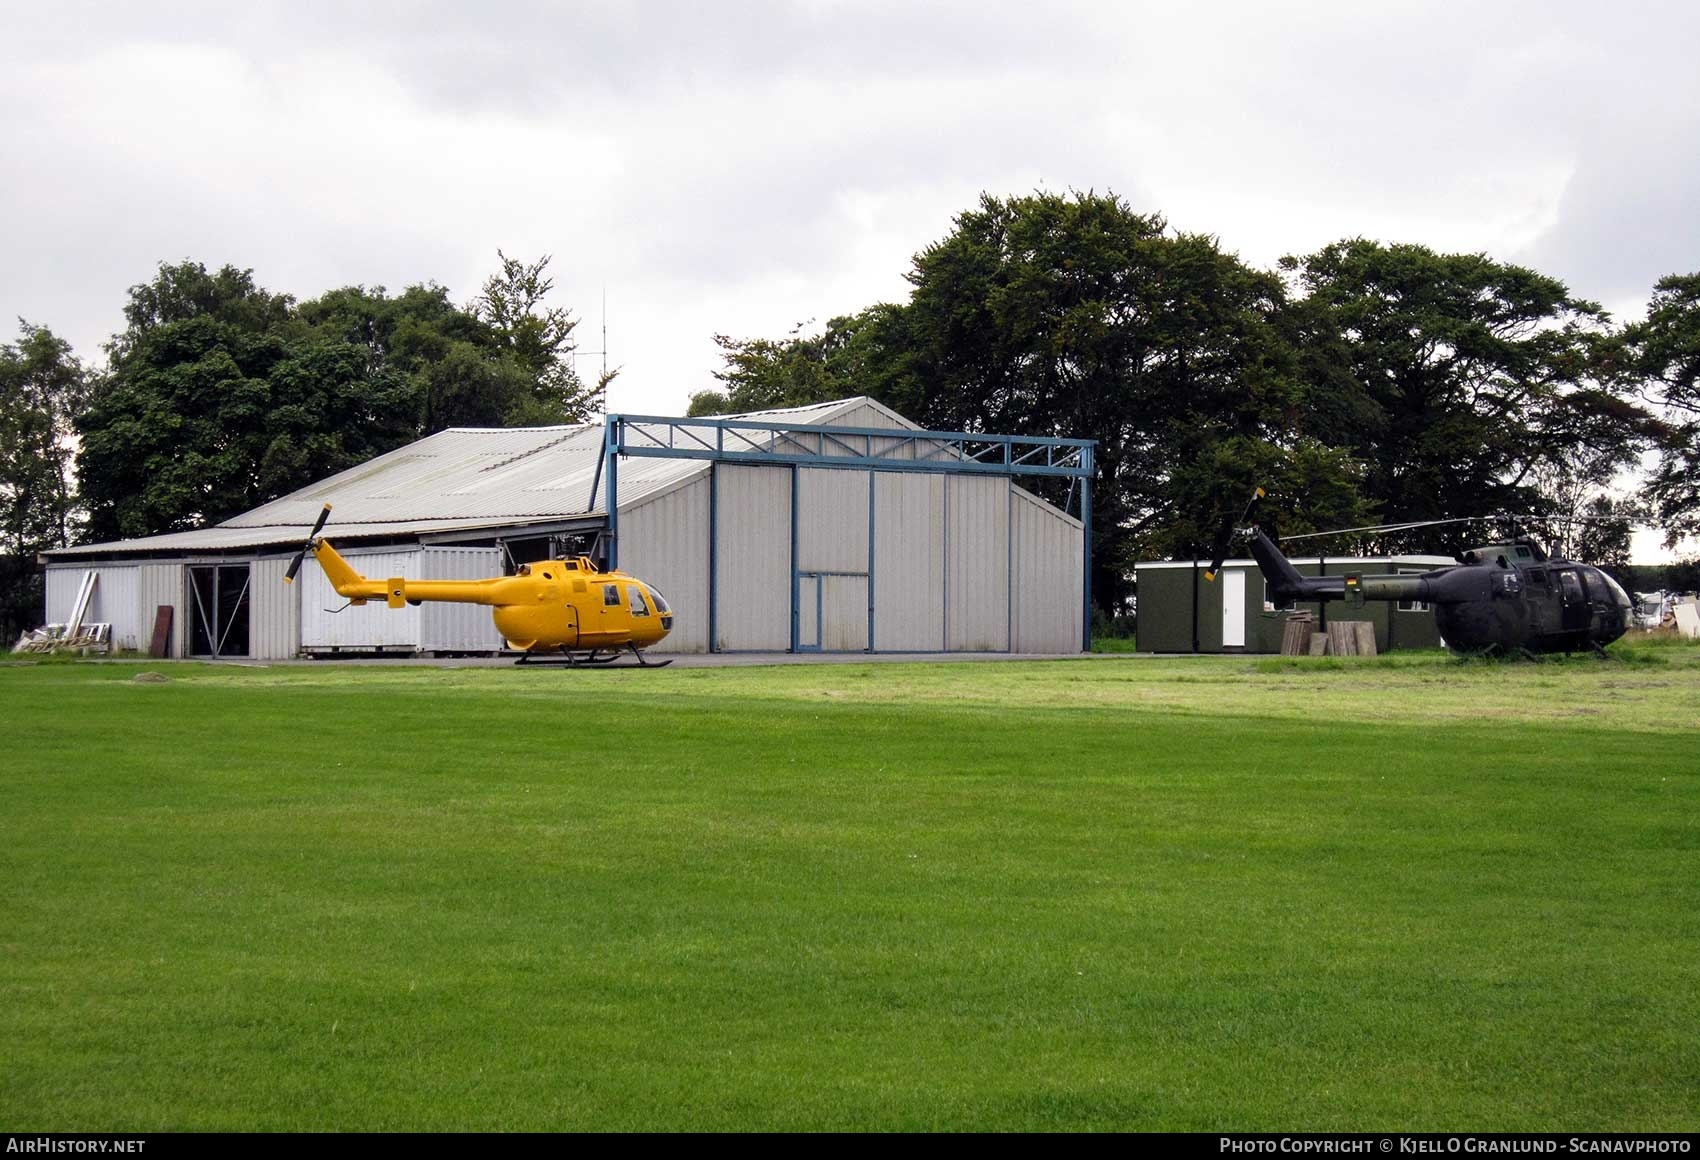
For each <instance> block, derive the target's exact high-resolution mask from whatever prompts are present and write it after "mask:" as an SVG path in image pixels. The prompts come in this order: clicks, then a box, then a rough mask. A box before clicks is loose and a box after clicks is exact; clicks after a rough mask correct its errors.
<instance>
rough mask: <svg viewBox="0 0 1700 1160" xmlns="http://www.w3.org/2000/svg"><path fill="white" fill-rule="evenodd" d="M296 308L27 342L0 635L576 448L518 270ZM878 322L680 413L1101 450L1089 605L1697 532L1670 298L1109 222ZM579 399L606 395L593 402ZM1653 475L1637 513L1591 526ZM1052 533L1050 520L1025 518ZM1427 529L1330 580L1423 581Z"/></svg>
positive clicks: (5, 473) (929, 280)
mask: <svg viewBox="0 0 1700 1160" xmlns="http://www.w3.org/2000/svg"><path fill="white" fill-rule="evenodd" d="M497 256H498V259H499V269H498V271H497V272H496V273H495V274H493V275H492V276H491V277H490V278H489V280H488V281H486V282H485V284H484V286H483V288H482V291H481V293H480V294H479V295H478V296H477V297H476V298H475V299H474V300H473V301H472V302H470V303H468V304H466V305H464V306H457V305H456V304H455V303H454V302H452V301H451V300H450V298H449V295H448V292H447V290H445V289H444V288H443V287H441V286H439V285H436V284H435V283H426V284H422V285H416V286H410V287H408V288H406V289H405V290H403V291H402V292H401V293H400V294H395V295H392V294H390V293H388V292H387V291H386V290H385V289H384V288H383V287H371V288H367V287H364V286H349V287H344V288H341V289H337V290H332V291H329V292H327V293H325V294H322V295H320V296H319V297H317V298H313V299H310V300H306V301H297V300H295V299H294V298H292V297H290V296H289V295H284V294H276V293H272V292H270V291H268V290H266V289H264V288H263V287H261V286H260V285H258V284H257V283H256V282H255V280H254V277H253V274H252V272H251V271H247V270H240V269H236V268H234V267H230V266H225V267H223V268H221V269H218V270H216V271H209V270H208V269H207V268H206V267H204V266H203V265H201V264H200V263H197V262H183V263H180V264H177V265H162V266H161V267H160V268H159V270H158V272H157V274H156V275H155V277H154V278H153V279H152V280H151V281H149V282H146V283H143V284H141V285H137V286H134V287H132V288H131V290H130V292H129V297H128V301H127V303H126V305H125V307H124V320H125V327H124V329H123V330H122V331H121V332H120V333H118V334H117V335H114V336H113V338H112V340H111V341H110V342H109V343H108V344H107V345H106V347H105V352H104V353H105V361H104V364H103V365H101V366H99V367H94V366H91V365H88V364H85V363H84V362H82V361H81V360H79V359H78V358H77V357H76V356H75V355H74V353H73V352H72V351H71V349H70V347H69V345H68V344H66V343H65V342H64V341H63V340H61V339H59V338H58V337H57V336H55V335H54V334H53V333H52V332H51V331H50V330H48V329H47V328H45V327H42V326H38V325H34V324H31V323H21V324H20V325H21V331H20V335H19V337H18V339H17V340H16V341H15V342H13V343H9V344H5V345H0V536H3V537H4V538H3V542H0V619H3V620H4V622H5V631H7V632H12V631H15V630H16V629H17V628H18V627H21V626H24V625H26V624H28V623H30V622H33V621H34V620H35V619H37V618H38V617H39V615H40V611H39V610H40V607H41V598H40V587H39V576H38V575H37V572H36V566H35V555H36V553H38V552H40V551H42V550H44V549H47V548H51V547H56V546H61V545H64V544H67V543H71V542H74V541H81V542H96V541H103V540H109V539H117V538H121V537H134V536H146V535H155V534H159V533H164V532H172V531H178V530H182V529H186V528H191V527H196V526H200V525H203V524H208V523H215V522H218V521H220V520H223V519H226V518H229V517H230V516H232V515H235V514H237V513H239V512H242V511H245V510H248V509H249V508H252V507H254V506H257V505H258V504H261V503H263V502H265V501H267V500H270V499H273V498H276V497H277V496H279V495H283V494H286V493H288V492H289V491H292V490H294V489H296V488H299V487H302V486H304V485H306V484H308V483H310V482H312V481H313V480H316V479H320V478H323V477H324V476H326V475H329V474H331V473H333V472H336V471H340V470H342V469H344V468H347V467H350V466H353V465H354V464H357V463H360V462H362V461H364V460H366V459H369V458H371V457H372V456H374V455H377V454H381V453H382V452H385V451H389V450H392V449H393V448H396V447H399V446H401V445H403V444H405V443H408V442H410V441H412V440H414V439H417V438H420V437H421V436H423V435H427V434H430V433H431V432H433V431H437V430H440V429H442V428H444V427H448V426H456V425H462V426H525V425H536V424H547V423H567V422H576V421H581V420H583V419H584V418H586V417H587V416H589V415H590V414H592V413H594V412H595V410H596V409H597V408H598V407H599V405H600V403H599V401H600V399H601V397H602V392H603V390H604V389H605V388H606V386H607V382H606V381H605V380H603V381H599V382H597V383H595V384H586V383H584V382H582V381H580V379H579V378H578V376H577V375H576V374H575V373H574V371H573V367H572V361H571V354H572V351H573V338H572V333H573V327H574V320H573V319H572V317H571V316H570V314H569V313H568V312H567V311H565V310H563V309H560V308H555V307H550V306H548V305H547V304H546V303H545V298H546V296H547V295H548V294H549V291H550V289H551V281H550V279H549V277H548V272H547V267H548V263H549V259H548V258H547V257H544V258H542V259H540V260H538V261H535V262H530V263H527V262H523V261H519V260H516V259H511V258H508V257H507V256H506V255H504V254H501V253H498V255H497ZM907 280H908V282H909V285H910V290H909V294H908V297H907V299H906V300H905V301H903V302H898V303H879V304H876V305H873V306H870V307H868V308H867V309H865V310H862V311H860V312H859V313H856V314H853V315H847V316H844V317H840V318H834V319H831V320H830V321H829V322H827V323H826V324H825V326H823V327H819V328H814V329H809V328H806V327H798V328H797V329H796V330H795V331H793V332H792V333H791V334H790V335H788V336H786V337H783V338H779V339H769V338H732V337H728V336H725V335H721V336H718V337H717V338H716V341H717V342H718V343H719V345H720V348H721V353H722V356H723V366H722V368H721V369H720V370H719V371H717V372H716V378H717V379H718V381H719V384H720V387H719V389H718V390H710V391H703V392H700V393H698V394H696V395H694V396H692V398H691V403H690V413H691V414H693V415H705V414H720V413H727V412H737V411H750V410H761V409H767V408H773V407H783V406H796V405H802V404H807V403H814V402H820V401H824V400H827V399H834V398H840V397H843V396H847V395H870V396H872V397H874V398H876V399H879V400H881V401H882V402H885V403H887V404H889V405H890V406H892V407H894V408H895V409H896V410H898V411H899V412H901V413H902V414H904V415H906V416H908V417H909V418H911V419H913V420H915V421H916V422H919V423H920V424H922V425H923V426H925V427H929V428H934V429H945V430H958V431H969V432H973V431H998V432H1008V433H1014V434H1022V435H1070V436H1085V437H1088V438H1092V439H1095V440H1097V441H1098V451H1097V464H1098V475H1097V479H1096V481H1095V487H1094V490H1093V505H1094V506H1093V524H1094V530H1095V539H1096V542H1097V550H1096V551H1095V553H1094V560H1093V564H1092V569H1093V590H1094V593H1095V594H1096V595H1097V596H1098V598H1099V600H1100V602H1101V603H1102V604H1103V606H1104V607H1105V608H1106V609H1107V610H1111V611H1113V610H1115V609H1116V608H1117V607H1118V606H1119V605H1120V604H1121V603H1122V602H1123V601H1124V599H1125V597H1126V596H1127V594H1128V592H1129V590H1130V584H1131V571H1132V564H1133V562H1134V561H1135V560H1137V559H1141V558H1164V557H1168V558H1186V557H1189V556H1195V555H1206V554H1208V553H1209V552H1210V551H1211V549H1212V546H1213V545H1214V544H1215V543H1216V541H1217V539H1218V537H1219V536H1220V534H1221V529H1222V528H1223V526H1224V524H1225V521H1226V520H1227V519H1228V518H1229V517H1230V516H1231V515H1232V514H1233V513H1235V512H1237V511H1238V510H1239V508H1240V507H1241V506H1242V505H1243V503H1244V502H1245V499H1246V498H1247V497H1248V496H1249V495H1250V493H1251V490H1252V488H1253V487H1254V486H1262V487H1264V488H1265V489H1267V491H1268V492H1269V496H1270V502H1271V505H1272V508H1273V511H1274V513H1275V514H1276V517H1277V519H1278V522H1279V523H1280V525H1281V528H1282V530H1283V531H1286V532H1291V533H1299V532H1307V531H1318V530H1326V529H1331V528H1341V527H1354V526H1359V525H1365V524H1372V523H1378V522H1386V523H1404V522H1412V521H1417V520H1425V519H1452V518H1457V517H1463V516H1485V515H1493V514H1500V513H1521V514H1522V515H1524V516H1525V517H1528V516H1533V517H1536V518H1533V519H1527V518H1526V519H1525V520H1524V523H1523V526H1524V527H1527V528H1529V529H1530V530H1533V531H1535V532H1537V533H1538V534H1542V535H1544V536H1545V538H1547V539H1548V540H1549V542H1551V543H1552V544H1553V546H1554V547H1555V548H1557V549H1558V550H1560V551H1563V552H1565V553H1566V554H1570V555H1575V556H1579V557H1582V558H1587V559H1590V560H1593V561H1595V562H1599V563H1603V564H1605V565H1607V566H1617V567H1619V568H1621V566H1622V565H1623V564H1625V563H1626V561H1627V556H1628V534H1629V526H1630V524H1631V522H1652V523H1655V524H1657V525H1658V526H1660V527H1662V528H1663V529H1664V531H1665V532H1666V534H1667V535H1668V536H1669V537H1670V538H1671V540H1672V541H1673V542H1674V541H1675V540H1676V539H1677V538H1679V537H1681V536H1684V535H1691V534H1695V533H1700V274H1688V275H1672V276H1670V277H1667V278H1665V279H1663V280H1661V281H1660V282H1659V283H1658V284H1657V286H1656V287H1655V288H1654V290H1653V294H1652V298H1651V302H1650V306H1649V310H1648V314H1647V317H1646V318H1645V320H1643V321H1639V322H1635V323H1633V324H1629V325H1619V324H1616V323H1614V322H1613V320H1612V319H1610V318H1609V317H1608V316H1607V315H1606V313H1605V312H1604V311H1603V310H1602V309H1601V308H1600V307H1599V305H1598V304H1596V303H1593V302H1589V301H1586V300H1584V299H1581V298H1579V297H1577V296H1575V295H1573V294H1572V293H1571V291H1570V290H1569V288H1568V287H1566V286H1565V285H1564V284H1563V283H1562V282H1560V281H1559V280H1557V279H1554V278H1551V277H1548V276H1546V275H1543V274H1540V273H1538V272H1537V271H1534V270H1530V269H1527V268H1525V267H1521V266H1517V265H1512V264H1508V263H1503V262H1498V261H1495V260H1493V259H1491V258H1489V257H1487V256H1485V255H1481V254H1445V253H1437V252H1435V251H1433V250H1431V249H1429V248H1427V247H1424V246H1421V245H1412V244H1387V243H1382V242H1377V241H1371V240H1367V239H1363V238H1352V239H1346V240H1342V241H1339V242H1336V243H1334V244H1332V245H1329V246H1326V247H1324V248H1322V249H1321V250H1318V251H1317V252H1316V253H1313V254H1308V255H1302V256H1290V257H1287V258H1284V259H1282V260H1281V261H1280V262H1279V263H1278V265H1277V266H1276V268H1275V269H1271V270H1262V269H1257V268H1254V267H1252V266H1250V265H1248V264H1247V263H1245V262H1243V261H1242V260H1240V259H1239V257H1237V256H1236V255H1234V254H1232V253H1229V252H1226V251H1224V250H1223V249H1222V248H1221V246H1220V244H1219V242H1218V241H1217V239H1216V238H1214V237H1212V236H1209V235H1205V234H1190V233H1183V232H1178V231H1174V230H1171V229H1170V228H1169V227H1168V224H1167V223H1166V221H1165V220H1164V219H1163V218H1162V217H1161V216H1160V215H1157V214H1145V213H1139V212H1136V211H1135V210H1133V209H1132V208H1131V207H1130V206H1129V205H1128V204H1127V203H1126V202H1125V201H1123V200H1122V199H1121V198H1119V197H1117V196H1115V195H1114V194H1113V193H1112V194H1102V195H1100V194H1096V193H1092V192H1086V193H1080V192H1071V193H1067V194H1054V193H1047V192H1040V193H1035V194H1031V195H1028V196H1020V197H1007V198H999V197H994V196H990V195H987V196H983V197H982V198H981V200H980V202H979V204H978V205H977V206H975V207H974V208H972V209H969V210H967V211H965V212H963V213H962V214H959V215H958V216H957V217H956V219H955V221H954V223H953V228H952V229H951V231H950V232H949V233H948V235H947V236H945V237H944V238H942V239H941V240H939V241H938V242H936V243H934V244H932V245H930V246H928V247H927V248H926V249H925V250H923V251H922V252H921V253H919V254H917V255H915V257H914V258H913V260H912V263H911V267H910V269H909V271H908V273H907ZM609 377H612V376H609ZM1644 458H1650V462H1651V464H1652V468H1651V471H1650V472H1649V473H1648V474H1647V477H1646V480H1645V486H1644V487H1642V488H1641V489H1640V491H1639V492H1638V493H1637V494H1632V495H1619V494H1616V493H1614V491H1613V489H1612V483H1613V480H1614V479H1615V478H1617V477H1618V476H1619V475H1620V474H1621V473H1622V472H1623V471H1624V470H1625V469H1628V468H1632V467H1635V466H1637V465H1638V464H1640V463H1641V462H1642V461H1643V459H1644ZM1034 486H1035V487H1037V488H1038V489H1039V490H1041V491H1042V492H1044V493H1045V494H1047V498H1050V499H1052V500H1053V501H1056V502H1061V501H1063V499H1064V498H1065V497H1064V495H1063V493H1062V491H1061V490H1056V489H1050V488H1049V486H1048V485H1047V484H1045V483H1040V484H1036V485H1034ZM1489 533H1490V529H1486V528H1482V527H1472V526H1470V525H1458V524H1453V525H1447V526H1445V527H1438V528H1432V529H1423V530H1418V531H1413V532H1409V533H1400V534H1393V535H1383V536H1379V537H1376V538H1375V539H1374V541H1373V542H1355V543H1349V542H1345V541H1341V542H1337V543H1334V544H1331V545H1329V548H1328V550H1330V551H1350V550H1357V549H1364V548H1372V547H1373V548H1376V549H1379V550H1401V551H1419V550H1431V551H1432V550H1441V551H1453V550H1456V549H1457V548H1458V547H1460V546H1462V545H1463V543H1464V542H1465V541H1467V540H1470V539H1480V538H1482V537H1483V536H1484V535H1485V534H1489Z"/></svg>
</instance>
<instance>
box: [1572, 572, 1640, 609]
mask: <svg viewBox="0 0 1700 1160" xmlns="http://www.w3.org/2000/svg"><path fill="white" fill-rule="evenodd" d="M1582 583H1583V586H1584V587H1586V588H1587V590H1588V599H1589V600H1592V601H1594V602H1595V603H1597V604H1615V605H1617V607H1619V608H1628V607H1630V601H1629V593H1627V592H1625V591H1624V590H1623V588H1622V587H1621V586H1620V585H1619V584H1618V582H1617V581H1616V580H1613V579H1612V578H1611V577H1610V576H1608V575H1606V574H1605V573H1604V572H1599V571H1596V570H1594V569H1592V568H1590V569H1587V570H1586V571H1584V572H1583V573H1582Z"/></svg>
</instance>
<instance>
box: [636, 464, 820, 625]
mask: <svg viewBox="0 0 1700 1160" xmlns="http://www.w3.org/2000/svg"><path fill="white" fill-rule="evenodd" d="M708 487H709V484H708V476H706V475H704V476H703V477H702V478H701V479H698V480H695V481H694V482H692V483H689V484H686V485H685V486H684V487H681V488H679V489H678V490H676V491H671V492H668V493H667V494H666V495H663V496H661V497H659V498H657V499H653V500H646V501H644V502H642V503H640V504H637V505H635V506H633V507H632V508H630V509H626V510H622V511H621V512H620V570H621V571H622V572H628V573H630V574H631V575H633V576H636V577H637V578H638V579H640V580H643V581H645V582H646V583H649V584H652V585H654V586H655V587H656V588H659V589H660V590H661V594H662V595H663V596H665V597H666V598H667V604H668V606H669V607H670V608H672V610H673V631H672V632H670V633H668V634H667V638H666V639H665V640H663V641H662V642H661V643H660V644H658V645H656V646H655V649H654V651H655V652H676V653H700V652H707V651H708V533H709V529H708ZM787 494H789V492H787ZM786 534H787V535H789V534H790V533H789V528H787V531H786ZM786 607H787V609H789V603H787V606H786Z"/></svg>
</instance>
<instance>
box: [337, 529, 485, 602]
mask: <svg viewBox="0 0 1700 1160" xmlns="http://www.w3.org/2000/svg"><path fill="white" fill-rule="evenodd" d="M313 557H314V558H315V559H316V560H318V561H319V567H321V568H323V569H324V570H325V578H326V579H328V580H329V581H330V582H331V587H332V588H335V589H336V591H337V595H338V596H346V597H348V598H349V599H350V600H355V601H365V600H382V601H385V602H386V603H388V604H389V606H390V607H391V608H400V607H401V606H402V605H404V604H408V603H413V604H418V603H421V602H423V601H427V600H435V601H444V602H447V603H451V604H502V603H504V602H511V598H512V596H513V594H512V593H511V592H508V593H506V594H505V595H504V591H503V590H504V588H505V587H506V586H507V585H508V584H509V583H510V580H509V579H508V578H505V577H504V578H502V579H497V580H408V579H405V578H403V577H400V576H395V577H392V578H390V579H388V580H369V579H367V578H366V577H365V576H362V575H361V574H360V573H359V572H357V571H356V570H355V568H354V565H352V564H350V563H349V562H348V561H347V560H345V559H344V558H343V557H342V554H341V553H340V552H338V551H337V550H336V549H335V548H333V547H332V546H331V544H330V541H329V540H318V541H316V542H315V543H314V545H313Z"/></svg>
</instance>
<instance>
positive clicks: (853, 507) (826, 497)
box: [797, 467, 868, 572]
mask: <svg viewBox="0 0 1700 1160" xmlns="http://www.w3.org/2000/svg"><path fill="white" fill-rule="evenodd" d="M797 570H798V571H799V572H866V571H867V570H868V473H867V472H866V471H849V470H842V471H841V470H834V469H832V468H827V467H805V468H803V469H802V470H800V471H799V472H798V473H797Z"/></svg>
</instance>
